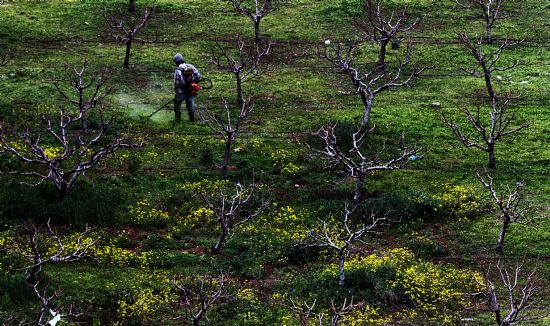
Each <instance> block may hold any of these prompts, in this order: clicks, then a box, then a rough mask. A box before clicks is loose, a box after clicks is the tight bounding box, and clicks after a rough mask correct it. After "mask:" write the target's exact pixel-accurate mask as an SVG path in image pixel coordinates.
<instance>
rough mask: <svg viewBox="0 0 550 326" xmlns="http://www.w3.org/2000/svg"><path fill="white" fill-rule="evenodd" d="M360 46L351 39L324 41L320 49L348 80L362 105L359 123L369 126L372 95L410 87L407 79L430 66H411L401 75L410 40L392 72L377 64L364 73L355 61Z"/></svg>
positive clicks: (409, 47) (408, 58) (409, 80)
mask: <svg viewBox="0 0 550 326" xmlns="http://www.w3.org/2000/svg"><path fill="white" fill-rule="evenodd" d="M327 43H328V44H327ZM359 45H360V42H350V43H349V44H347V45H343V44H336V45H332V43H329V42H326V43H325V46H324V48H323V50H322V56H323V57H324V58H325V59H327V60H328V61H330V62H331V63H332V64H333V65H334V66H335V67H337V68H338V69H340V70H341V71H342V72H343V73H345V74H346V75H348V77H349V78H350V79H351V83H352V85H353V88H354V89H355V91H356V92H357V94H359V96H360V97H361V101H362V103H363V106H364V113H363V119H362V122H361V125H362V126H363V127H369V121H370V114H371V110H372V106H373V104H374V99H375V97H376V96H377V95H378V94H380V93H381V92H383V91H385V90H387V89H390V88H396V87H403V86H410V82H411V81H412V80H413V79H414V78H416V77H418V76H420V74H421V73H422V72H423V71H424V70H426V69H428V68H429V67H423V68H417V67H413V68H412V71H409V72H408V73H407V74H406V75H404V74H405V73H406V72H405V68H407V67H408V65H409V64H410V62H411V55H412V48H413V47H412V43H409V44H408V45H407V51H406V54H405V60H404V61H400V62H399V67H397V68H396V69H395V71H393V72H392V71H391V70H390V69H384V70H381V68H380V66H378V65H376V66H375V67H373V68H371V69H370V70H369V71H368V72H365V73H363V72H360V71H359V69H360V68H359V67H358V65H357V64H356V63H355V59H356V55H355V52H356V50H357V47H358V46H359Z"/></svg>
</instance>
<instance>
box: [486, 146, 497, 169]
mask: <svg viewBox="0 0 550 326" xmlns="http://www.w3.org/2000/svg"><path fill="white" fill-rule="evenodd" d="M487 152H488V153H489V164H488V165H487V167H488V168H489V169H491V170H495V169H496V168H497V159H496V157H495V144H494V143H492V144H488V150H487Z"/></svg>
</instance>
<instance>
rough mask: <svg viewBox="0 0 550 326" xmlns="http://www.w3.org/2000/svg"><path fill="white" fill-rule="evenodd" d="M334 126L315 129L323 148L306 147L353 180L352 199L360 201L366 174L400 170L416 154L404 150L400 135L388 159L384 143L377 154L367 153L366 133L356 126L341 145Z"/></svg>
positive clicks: (415, 152) (411, 148) (412, 148)
mask: <svg viewBox="0 0 550 326" xmlns="http://www.w3.org/2000/svg"><path fill="white" fill-rule="evenodd" d="M336 127H337V125H336V124H335V123H329V124H326V125H324V126H322V127H321V128H320V129H319V130H317V131H316V132H315V133H314V135H317V136H319V137H320V138H321V140H322V141H323V145H324V148H323V149H316V148H314V147H313V146H311V145H309V144H306V146H307V147H308V148H309V149H310V150H311V151H312V152H313V153H314V154H316V155H318V156H320V157H321V158H322V159H324V160H325V161H327V162H328V163H329V164H330V165H331V166H333V167H337V166H342V165H343V166H344V168H345V170H346V172H347V175H348V177H349V178H352V179H353V180H355V183H356V186H355V192H354V196H353V200H354V201H355V202H360V201H361V200H362V199H363V196H364V193H365V179H366V177H367V175H368V174H369V173H372V172H375V171H385V170H397V169H401V168H403V167H404V166H405V165H406V164H407V162H408V158H409V157H410V156H411V155H415V154H417V153H418V151H420V149H419V148H416V147H414V146H413V147H408V146H407V145H405V136H404V134H401V137H400V140H399V150H397V151H396V152H395V154H394V155H393V156H391V158H389V157H388V153H387V152H388V151H386V146H385V144H384V145H383V146H382V149H381V150H379V151H372V150H371V151H370V153H369V150H370V148H368V147H367V146H366V145H365V142H364V140H365V137H366V135H367V134H368V132H369V131H371V130H372V129H370V130H366V128H365V127H362V126H360V127H358V128H357V131H355V132H354V133H353V134H352V136H351V144H344V143H343V141H341V140H340V139H338V137H337V136H336V132H335V130H336ZM342 146H348V147H350V148H349V149H344V148H342Z"/></svg>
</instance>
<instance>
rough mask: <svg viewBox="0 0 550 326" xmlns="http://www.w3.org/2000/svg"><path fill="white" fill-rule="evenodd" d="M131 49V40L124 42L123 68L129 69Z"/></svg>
mask: <svg viewBox="0 0 550 326" xmlns="http://www.w3.org/2000/svg"><path fill="white" fill-rule="evenodd" d="M131 48H132V39H129V40H128V41H126V55H125V56H124V68H128V67H130V49H131Z"/></svg>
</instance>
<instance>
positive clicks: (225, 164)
mask: <svg viewBox="0 0 550 326" xmlns="http://www.w3.org/2000/svg"><path fill="white" fill-rule="evenodd" d="M232 142H233V137H232V136H229V137H228V138H227V140H226V141H225V156H224V158H223V166H222V170H224V171H227V170H228V168H229V163H230V162H231V143H232Z"/></svg>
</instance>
